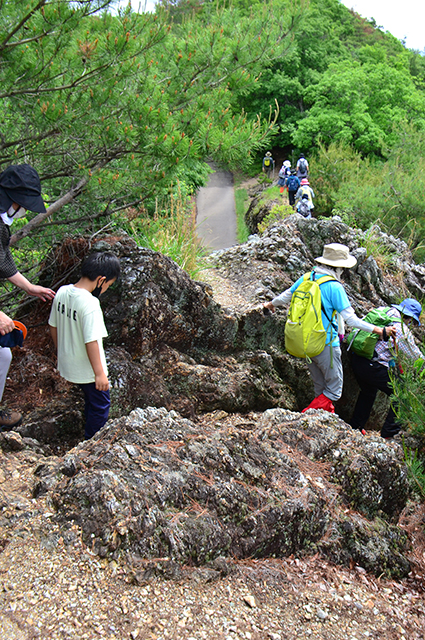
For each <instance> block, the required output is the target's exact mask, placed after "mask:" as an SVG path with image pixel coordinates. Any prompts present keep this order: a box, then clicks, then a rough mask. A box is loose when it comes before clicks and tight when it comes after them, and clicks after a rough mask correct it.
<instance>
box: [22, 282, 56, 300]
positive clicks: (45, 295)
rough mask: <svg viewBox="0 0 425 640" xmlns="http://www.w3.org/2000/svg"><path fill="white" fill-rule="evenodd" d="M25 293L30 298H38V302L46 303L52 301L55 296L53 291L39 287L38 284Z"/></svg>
mask: <svg viewBox="0 0 425 640" xmlns="http://www.w3.org/2000/svg"><path fill="white" fill-rule="evenodd" d="M27 293H28V294H29V295H30V296H35V297H36V298H40V300H43V302H48V301H49V300H53V298H54V297H55V295H56V294H55V292H54V291H53V289H47V288H46V287H40V286H39V285H38V284H33V285H31V287H30V288H29V289H28V291H27Z"/></svg>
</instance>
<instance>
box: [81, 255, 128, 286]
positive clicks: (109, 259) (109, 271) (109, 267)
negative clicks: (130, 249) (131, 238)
mask: <svg viewBox="0 0 425 640" xmlns="http://www.w3.org/2000/svg"><path fill="white" fill-rule="evenodd" d="M119 275H120V261H119V260H118V258H117V256H116V255H115V254H114V253H111V252H109V251H102V252H101V253H91V254H90V255H89V256H87V258H84V260H83V262H82V264H81V276H82V277H83V278H88V279H89V280H91V281H92V282H93V281H94V280H96V278H98V277H99V276H105V278H106V282H109V280H114V279H118V278H119Z"/></svg>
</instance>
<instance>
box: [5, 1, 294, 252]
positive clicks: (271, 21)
mask: <svg viewBox="0 0 425 640" xmlns="http://www.w3.org/2000/svg"><path fill="white" fill-rule="evenodd" d="M110 6H111V2H110V1H109V0H104V1H103V2H102V1H101V0H80V1H78V2H64V1H63V0H38V2H37V1H36V0H30V2H28V0H2V1H1V12H0V27H1V33H2V36H1V38H0V53H1V56H2V58H1V60H2V62H1V66H0V73H1V87H2V88H1V97H2V103H1V107H0V109H1V112H0V115H1V116H2V118H1V121H2V125H0V126H1V129H0V145H1V152H2V153H1V166H2V167H3V168H4V167H5V166H7V165H9V164H11V163H19V162H29V163H30V164H32V165H34V166H35V167H36V168H37V170H38V171H39V173H40V175H41V178H42V183H43V187H44V189H45V193H46V196H47V200H48V202H49V204H50V205H51V207H50V209H49V214H50V215H51V214H53V213H55V212H56V211H59V210H61V209H62V208H63V207H64V205H68V206H67V208H66V216H67V222H68V223H69V219H70V218H71V219H75V220H77V221H78V220H80V221H81V219H82V218H89V219H91V220H93V219H94V218H96V217H102V216H105V215H107V214H108V213H110V212H111V211H113V210H114V209H117V208H120V207H124V206H128V205H129V204H130V203H137V202H143V203H144V204H145V206H149V204H150V203H152V201H153V200H154V199H155V197H157V196H158V195H161V194H164V193H165V192H166V191H167V190H168V188H169V185H170V184H172V183H173V182H175V181H176V180H178V179H180V180H184V181H185V182H186V183H188V184H189V185H192V186H193V187H196V186H197V185H199V184H202V183H203V181H204V180H205V177H206V175H207V173H208V167H207V165H206V164H205V160H206V159H207V158H211V159H214V160H216V161H218V162H220V163H226V164H228V165H231V166H241V167H246V166H247V165H248V164H249V163H250V162H252V158H253V154H254V153H255V152H256V151H257V150H258V149H260V148H261V146H262V145H264V144H266V142H267V140H268V139H269V136H270V133H271V131H272V128H273V115H274V114H273V109H274V107H272V109H271V110H269V111H268V113H267V117H266V118H260V117H256V116H254V117H247V115H246V114H245V113H244V111H243V109H241V107H240V106H239V104H238V98H239V97H240V96H241V95H243V94H244V93H245V92H246V91H247V90H248V87H249V86H251V84H252V83H254V82H255V78H256V77H257V76H258V74H259V73H260V72H261V69H262V66H263V65H264V64H269V63H270V61H271V60H272V59H273V57H278V56H280V55H283V53H284V51H285V49H286V48H287V47H288V46H289V39H288V34H289V33H290V30H291V28H292V25H293V16H292V13H291V11H290V10H289V9H288V10H287V11H286V12H285V14H284V15H280V19H279V21H277V20H276V19H275V18H274V16H273V13H272V12H271V11H269V10H268V9H266V8H264V9H263V10H262V11H259V12H257V13H256V15H255V16H254V15H253V16H249V17H248V16H243V15H241V14H240V13H238V10H237V9H217V8H216V7H215V6H210V7H209V10H208V11H206V10H205V11H203V13H202V16H200V17H198V18H193V19H189V20H185V21H184V23H182V24H181V25H174V26H173V28H172V27H171V25H170V24H169V20H168V14H167V12H165V11H159V12H158V13H156V14H141V15H139V14H137V13H134V12H132V10H131V8H130V7H128V8H127V9H125V10H123V11H120V12H119V14H118V15H112V14H111V13H110V12H108V11H107V9H108V8H110ZM77 196H78V199H77V200H76V197H77ZM62 215H64V214H62ZM41 219H42V216H41V217H40V216H37V217H36V218H35V219H34V220H33V221H32V223H31V224H30V225H29V226H27V227H25V228H23V229H22V230H21V231H20V232H19V234H18V236H23V235H25V234H26V233H28V232H29V231H31V230H32V229H33V228H34V226H35V225H36V224H38V223H39V222H40V220H41ZM15 240H16V237H15Z"/></svg>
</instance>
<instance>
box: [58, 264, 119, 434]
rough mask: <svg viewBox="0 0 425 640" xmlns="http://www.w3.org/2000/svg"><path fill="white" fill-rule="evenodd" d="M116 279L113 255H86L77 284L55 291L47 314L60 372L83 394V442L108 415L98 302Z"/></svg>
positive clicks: (102, 321) (108, 402)
mask: <svg viewBox="0 0 425 640" xmlns="http://www.w3.org/2000/svg"><path fill="white" fill-rule="evenodd" d="M119 275H120V262H119V260H118V258H117V256H116V255H114V254H113V253H108V252H105V253H92V254H90V255H89V256H88V257H87V258H86V259H85V260H84V261H83V263H82V265H81V278H80V279H79V281H78V282H77V283H76V284H67V285H65V286H63V287H61V288H60V289H59V291H58V292H57V294H56V298H55V301H54V303H53V305H52V309H51V312H50V318H49V325H50V333H51V335H52V339H53V342H54V344H55V347H56V349H57V354H58V369H59V373H60V375H61V376H62V377H63V378H65V380H68V381H69V382H74V383H75V384H78V385H79V387H80V388H81V389H82V391H83V393H84V398H85V419H86V425H85V433H84V435H85V438H86V440H88V439H89V438H91V437H92V436H94V434H95V433H97V431H99V429H101V428H102V427H103V426H104V424H105V423H106V421H107V419H108V416H109V407H110V405H111V400H110V396H109V380H108V369H107V366H106V359H105V353H104V351H103V344H102V338H105V337H106V336H107V335H108V333H107V331H106V327H105V323H104V320H103V313H102V309H101V307H100V303H99V300H98V298H99V296H100V295H101V294H102V293H105V291H106V290H107V289H108V288H109V286H110V285H111V284H112V283H113V282H115V280H116V279H117V278H118V277H119Z"/></svg>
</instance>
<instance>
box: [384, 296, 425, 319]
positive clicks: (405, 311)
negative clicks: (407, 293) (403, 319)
mask: <svg viewBox="0 0 425 640" xmlns="http://www.w3.org/2000/svg"><path fill="white" fill-rule="evenodd" d="M391 306H392V307H394V309H398V310H399V311H400V313H401V314H402V315H404V316H410V317H411V318H414V319H415V320H416V322H417V323H418V324H421V322H420V320H419V316H420V315H421V313H422V307H421V305H420V304H419V302H418V301H417V300H415V299H414V298H406V300H403V302H402V303H401V304H392V305H391Z"/></svg>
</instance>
